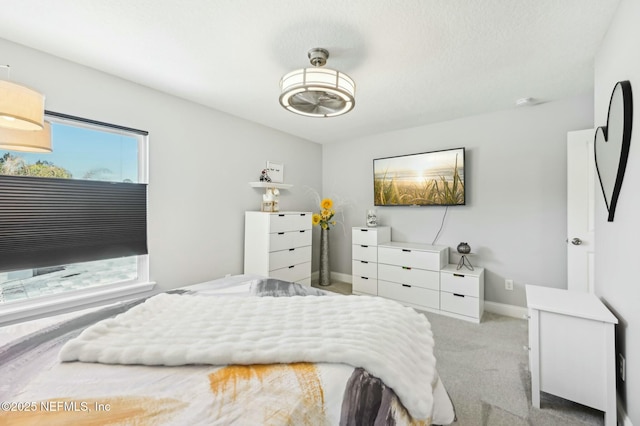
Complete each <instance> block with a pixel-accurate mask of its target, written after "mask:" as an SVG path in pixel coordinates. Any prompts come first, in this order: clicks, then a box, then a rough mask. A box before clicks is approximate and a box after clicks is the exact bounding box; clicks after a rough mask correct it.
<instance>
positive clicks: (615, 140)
mask: <svg viewBox="0 0 640 426" xmlns="http://www.w3.org/2000/svg"><path fill="white" fill-rule="evenodd" d="M632 127H633V98H632V94H631V83H630V82H629V81H619V82H618V83H616V85H615V86H614V88H613V92H612V93H611V100H610V101H609V113H608V115H607V125H606V126H600V127H598V128H597V129H596V135H595V141H594V150H595V158H596V170H597V172H598V179H599V180H600V187H601V188H602V194H603V195H604V201H605V203H606V205H607V211H608V212H609V217H608V218H607V221H609V222H613V217H614V215H615V212H616V205H617V204H618V197H619V196H620V188H622V180H623V179H624V172H625V169H626V168H627V158H628V157H629V146H630V145H631V128H632Z"/></svg>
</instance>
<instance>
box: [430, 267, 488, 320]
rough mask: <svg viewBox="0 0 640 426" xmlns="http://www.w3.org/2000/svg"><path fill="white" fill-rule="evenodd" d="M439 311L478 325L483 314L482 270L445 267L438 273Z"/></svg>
mask: <svg viewBox="0 0 640 426" xmlns="http://www.w3.org/2000/svg"><path fill="white" fill-rule="evenodd" d="M440 310H441V311H442V312H443V313H445V314H447V315H449V316H454V317H456V318H459V319H464V320H467V321H472V322H476V323H479V322H480V321H481V320H482V314H483V313H484V268H478V267H476V268H474V270H473V271H470V270H467V269H458V267H457V266H456V265H447V266H445V267H444V268H443V269H442V270H441V271H440Z"/></svg>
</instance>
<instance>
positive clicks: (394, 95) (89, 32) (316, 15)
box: [0, 0, 619, 143]
mask: <svg viewBox="0 0 640 426" xmlns="http://www.w3.org/2000/svg"><path fill="white" fill-rule="evenodd" d="M618 3H619V0H561V1H559V0H396V1H393V0H349V1H345V0H314V1H310V0H83V1H78V0H55V1H52V0H13V1H10V0H0V7H1V10H2V12H1V13H0V38H4V39H7V40H10V41H13V42H17V43H20V44H23V45H25V46H29V47H32V48H35V49H39V50H42V51H45V52H48V53H51V54H53V55H56V56H59V57H62V58H65V59H68V60H71V61H74V62H77V63H80V64H83V65H86V66H89V67H92V68H95V69H98V70H102V71H104V72H107V73H109V74H113V75H116V76H119V77H122V78H124V79H127V80H131V81H134V82H137V83H139V84H142V85H145V86H148V87H151V88H154V89H157V90H160V91H163V92H166V93H170V94H173V95H176V96H179V97H182V98H185V99H189V100H191V101H194V102H197V103H200V104H202V105H206V106H209V107H211V108H215V109H217V110H220V111H224V112H226V113H229V114H232V115H235V116H238V117H242V118H245V119H247V120H251V121H254V122H257V123H260V124H263V125H265V126H269V127H272V128H275V129H279V130H281V131H283V132H287V133H290V134H293V135H297V136H300V137H302V138H305V139H308V140H312V141H315V142H319V143H329V142H338V141H343V140H350V139H354V138H358V137H363V136H366V135H370V134H375V133H380V132H385V131H389V130H394V129H399V128H405V127H413V126H419V125H423V124H428V123H434V122H439V121H444V120H449V119H453V118H457V117H463V116H469V115H474V114H478V113H483V112H488V111H495V110H501V109H507V108H514V107H515V106H514V103H515V100H516V99H518V98H522V97H533V98H535V99H537V100H539V101H541V102H545V101H551V100H555V99H560V98H564V97H567V96H572V95H577V94H582V93H586V92H588V91H590V90H592V88H593V58H594V54H595V52H596V50H597V48H598V46H599V44H600V41H601V40H602V38H603V36H604V34H605V32H606V30H607V28H608V26H609V23H610V21H611V18H612V16H613V13H614V11H615V9H616V7H617V5H618ZM313 47H323V48H325V49H327V50H329V52H330V57H329V60H328V62H327V65H326V66H327V67H328V68H334V69H338V70H340V71H343V72H345V73H347V74H349V75H350V76H351V77H352V78H353V79H354V80H355V81H356V106H355V109H354V110H353V111H351V112H350V113H348V114H346V115H344V116H340V117H334V118H309V117H303V116H299V115H296V114H293V113H291V112H288V111H286V110H285V109H283V108H282V107H281V106H280V105H279V103H278V96H279V94H280V93H279V90H280V89H279V81H280V78H281V77H282V75H284V74H285V73H287V72H289V71H291V70H293V69H297V68H303V67H307V66H309V62H308V58H307V51H308V50H309V49H310V48H313ZM1 56H2V52H0V62H2V57H1ZM16 81H19V79H16Z"/></svg>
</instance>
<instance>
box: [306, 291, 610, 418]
mask: <svg viewBox="0 0 640 426" xmlns="http://www.w3.org/2000/svg"><path fill="white" fill-rule="evenodd" d="M313 286H314V287H316V285H313ZM317 287H318V288H322V289H324V290H328V291H334V292H337V293H341V294H351V285H350V284H347V283H332V284H331V285H330V286H327V287H322V286H317ZM425 315H426V316H427V318H428V319H429V321H430V322H431V327H432V330H433V334H434V338H435V342H436V345H435V356H436V359H437V366H436V368H437V370H438V373H439V374H440V377H441V378H442V381H443V383H444V385H445V387H446V388H447V391H448V392H449V395H450V396H451V400H452V401H453V404H454V406H455V409H456V414H457V422H455V423H454V425H461V426H476V425H483V426H484V425H489V426H502V425H504V426H520V425H523V426H524V425H529V426H531V425H533V426H556V425H557V426H582V425H602V424H604V415H603V413H602V412H601V411H598V410H594V409H591V408H589V407H585V406H583V405H580V404H576V403H573V402H571V401H567V400H565V399H562V398H558V397H555V396H553V395H550V394H546V393H542V394H541V397H540V401H541V404H540V405H541V408H540V409H537V408H533V406H532V405H531V375H530V373H529V354H528V352H527V351H526V350H525V349H524V348H525V347H526V346H527V345H528V328H527V321H525V320H523V319H516V318H510V317H505V316H502V315H497V314H493V313H489V312H485V314H484V316H483V319H482V322H481V323H480V324H474V323H471V322H467V321H462V320H458V319H455V318H450V317H447V316H443V315H438V314H433V313H429V312H427V313H425Z"/></svg>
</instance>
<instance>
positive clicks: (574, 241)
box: [571, 238, 582, 246]
mask: <svg viewBox="0 0 640 426" xmlns="http://www.w3.org/2000/svg"><path fill="white" fill-rule="evenodd" d="M571 244H573V245H574V246H579V245H580V244H582V240H581V239H580V238H573V239H572V240H571Z"/></svg>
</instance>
